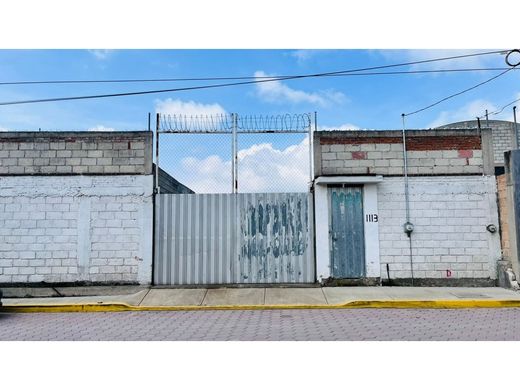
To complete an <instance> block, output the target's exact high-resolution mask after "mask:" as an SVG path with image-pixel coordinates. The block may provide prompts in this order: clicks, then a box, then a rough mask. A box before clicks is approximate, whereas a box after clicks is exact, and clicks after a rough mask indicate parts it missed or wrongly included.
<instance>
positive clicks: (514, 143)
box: [513, 106, 518, 149]
mask: <svg viewBox="0 0 520 390" xmlns="http://www.w3.org/2000/svg"><path fill="white" fill-rule="evenodd" d="M513 120H514V121H515V137H514V138H515V139H514V141H513V146H514V148H515V149H518V124H517V123H516V106H514V107H513Z"/></svg>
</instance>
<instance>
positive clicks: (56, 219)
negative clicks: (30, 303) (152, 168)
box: [0, 175, 153, 284]
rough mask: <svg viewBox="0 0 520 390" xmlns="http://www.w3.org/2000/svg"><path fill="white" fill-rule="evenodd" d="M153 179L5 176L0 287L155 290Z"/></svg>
mask: <svg viewBox="0 0 520 390" xmlns="http://www.w3.org/2000/svg"><path fill="white" fill-rule="evenodd" d="M152 190H153V177H152V176H151V175H146V176H144V175H132V176H130V175H128V176H127V175H124V176H11V177H0V283H16V282H49V283H57V282H75V281H91V282H138V283H140V284H150V283H151V272H152V216H153V203H152Z"/></svg>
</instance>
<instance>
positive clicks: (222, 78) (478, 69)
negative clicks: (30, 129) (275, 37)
mask: <svg viewBox="0 0 520 390" xmlns="http://www.w3.org/2000/svg"><path fill="white" fill-rule="evenodd" d="M506 69H509V68H459V69H425V70H404V71H394V72H361V71H359V72H355V73H354V72H352V73H350V71H345V73H340V74H324V75H323V76H321V77H347V76H377V75H394V74H395V75H399V74H421V73H457V72H487V71H497V70H506ZM517 70H518V69H517ZM347 72H349V73H347ZM296 76H298V75H282V76H276V77H284V78H285V77H296ZM302 76H304V75H302ZM273 77H275V76H239V77H201V78H162V79H105V80H44V81H0V85H39V84H117V83H121V84H126V83H157V82H162V83H164V82H179V81H219V80H221V81H224V80H257V79H260V80H261V79H271V78H273Z"/></svg>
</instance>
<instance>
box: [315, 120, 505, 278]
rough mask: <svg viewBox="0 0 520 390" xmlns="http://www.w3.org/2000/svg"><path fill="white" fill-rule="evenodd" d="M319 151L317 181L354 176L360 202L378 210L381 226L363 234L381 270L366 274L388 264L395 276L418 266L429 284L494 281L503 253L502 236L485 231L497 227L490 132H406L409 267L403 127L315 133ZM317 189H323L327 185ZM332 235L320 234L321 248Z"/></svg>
mask: <svg viewBox="0 0 520 390" xmlns="http://www.w3.org/2000/svg"><path fill="white" fill-rule="evenodd" d="M314 150H315V155H314V158H315V160H314V162H315V164H314V166H315V176H316V178H317V179H318V181H319V178H320V177H323V182H331V181H333V180H337V182H338V183H339V182H341V181H342V180H344V179H342V177H348V178H350V179H349V180H350V182H353V183H358V184H356V185H360V186H363V187H364V188H365V190H364V194H365V195H366V196H365V198H364V200H363V202H364V206H363V207H365V206H366V207H369V208H370V211H367V212H370V213H372V214H377V215H378V220H377V222H374V221H373V219H371V220H370V223H371V224H377V229H376V230H375V233H371V235H370V236H367V235H366V234H365V245H366V246H378V248H377V249H378V250H377V251H373V250H371V253H376V252H377V253H378V258H377V259H376V258H375V257H376V255H372V258H368V257H367V258H366V267H367V269H373V265H372V264H374V263H377V264H378V267H379V270H378V271H374V272H373V273H372V275H368V276H373V277H374V276H375V277H380V278H382V279H386V278H387V270H386V265H387V264H388V265H389V270H390V278H392V279H394V280H399V279H403V280H405V279H410V278H411V267H413V273H414V278H415V279H416V283H417V280H418V279H423V280H425V281H426V282H425V283H431V284H454V283H455V284H461V283H462V284H464V280H466V281H467V284H468V285H471V284H473V285H494V284H495V279H496V277H497V261H499V260H500V257H501V253H500V236H499V234H498V233H492V232H490V231H488V229H487V227H488V226H489V225H494V226H497V227H498V225H499V221H498V209H497V196H496V182H495V176H494V159H493V155H494V153H493V142H492V138H491V130H486V129H484V130H482V131H481V132H479V131H478V130H477V129H472V130H469V129H466V130H447V129H445V130H409V131H407V157H408V168H409V169H408V173H409V197H410V221H411V222H412V223H413V224H414V226H415V229H414V231H413V233H412V235H411V243H412V249H411V250H412V252H411V254H412V266H411V265H410V242H409V239H408V236H407V235H406V234H405V233H404V231H403V224H404V223H405V222H406V208H405V181H404V177H403V174H404V158H403V141H402V132H401V131H323V132H317V133H315V138H314ZM376 176H382V178H381V181H380V182H377V183H376V184H374V183H373V182H372V183H371V182H370V180H371V179H370V178H371V177H372V178H374V177H376ZM363 182H365V184H363ZM350 185H352V184H350ZM316 187H318V188H317V189H316V190H317V191H318V190H320V188H319V187H323V185H317V186H316ZM320 191H321V190H320ZM324 196H325V195H324ZM325 199H326V197H323V200H325ZM317 207H318V205H317ZM320 207H321V206H320ZM323 209H324V210H326V207H325V206H324V208H323ZM317 212H318V211H317ZM324 212H326V211H324ZM317 220H320V217H319V216H317ZM325 221H326V218H325V219H323V223H326V222H325ZM329 223H330V220H329ZM366 223H367V222H366V221H365V224H366ZM320 229H322V231H325V232H326V231H328V230H329V229H327V227H325V226H324V227H320V226H317V227H316V230H317V232H318V231H320ZM367 231H368V230H367V228H366V227H365V233H366V232H367ZM328 241H330V239H327V237H325V236H323V237H322V239H321V242H322V243H323V245H322V246H323V248H324V249H323V248H322V250H321V251H320V249H319V248H317V253H320V252H324V251H325V253H328V249H327V248H325V247H327V242H328ZM318 244H319V243H318ZM329 245H330V244H329ZM318 257H319V256H318ZM327 261H329V260H328V256H325V257H324V260H321V263H322V266H320V259H318V271H319V272H320V269H321V270H323V272H322V273H323V274H324V275H325V276H328V274H327V272H329V271H327V264H326V263H327ZM320 267H321V268H320ZM456 280H460V282H456ZM428 281H429V282H428Z"/></svg>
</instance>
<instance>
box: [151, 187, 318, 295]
mask: <svg viewBox="0 0 520 390" xmlns="http://www.w3.org/2000/svg"><path fill="white" fill-rule="evenodd" d="M311 202H312V198H311V195H310V194H308V193H272V194H182V195H181V194H161V195H158V198H157V211H156V216H157V217H156V228H157V229H156V243H155V245H156V252H155V253H156V261H155V278H154V279H155V280H154V283H156V284H174V285H178V284H231V283H306V282H314V280H315V276H314V256H313V245H312V240H313V234H312V220H313V219H312V207H311V205H312V203H311Z"/></svg>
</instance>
